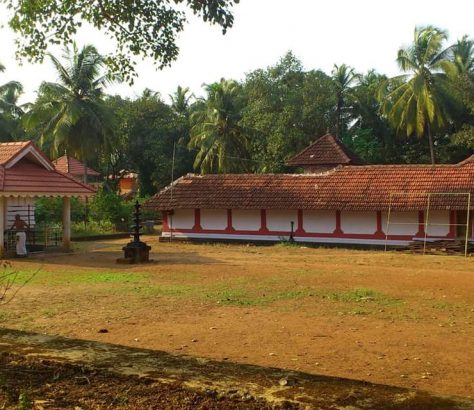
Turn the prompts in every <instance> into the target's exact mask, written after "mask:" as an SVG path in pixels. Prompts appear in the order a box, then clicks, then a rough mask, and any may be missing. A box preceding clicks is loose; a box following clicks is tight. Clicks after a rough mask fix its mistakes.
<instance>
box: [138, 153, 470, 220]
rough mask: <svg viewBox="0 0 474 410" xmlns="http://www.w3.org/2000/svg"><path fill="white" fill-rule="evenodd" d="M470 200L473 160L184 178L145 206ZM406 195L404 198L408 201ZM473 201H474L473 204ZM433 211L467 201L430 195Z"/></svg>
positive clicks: (421, 204)
mask: <svg viewBox="0 0 474 410" xmlns="http://www.w3.org/2000/svg"><path fill="white" fill-rule="evenodd" d="M448 192H449V193H471V195H474V159H473V160H472V161H463V163H461V164H456V165H435V166H432V165H366V166H339V167H337V168H336V169H334V170H333V171H330V172H327V173H322V174H227V175H204V176H194V175H188V176H185V177H182V178H180V179H178V180H176V181H175V182H174V183H173V184H172V185H170V186H168V187H167V188H165V189H164V190H162V191H161V192H159V193H158V194H157V195H155V196H154V197H153V198H151V199H150V200H149V201H147V202H146V204H145V206H146V207H148V208H154V209H158V210H171V209H179V208H181V209H183V208H188V209H189V208H191V209H192V208H207V209H216V208H220V209H229V208H232V209H314V210H324V209H326V210H330V209H339V210H358V211H369V210H386V209H388V207H389V204H390V202H392V209H394V210H395V209H396V210H407V211H408V210H420V209H425V208H426V205H427V200H428V198H427V196H426V194H427V193H448ZM407 194H408V195H407ZM473 199H474V198H473ZM430 201H431V205H430V206H431V208H433V209H466V204H467V196H464V195H463V196H461V195H458V196H452V195H449V196H448V195H437V196H436V195H435V196H432V197H431V199H430Z"/></svg>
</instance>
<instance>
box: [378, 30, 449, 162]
mask: <svg viewBox="0 0 474 410" xmlns="http://www.w3.org/2000/svg"><path fill="white" fill-rule="evenodd" d="M446 39H447V34H446V32H445V31H443V30H440V29H438V28H436V27H432V26H428V27H422V28H416V29H415V34H414V40H413V44H412V45H411V46H409V47H407V48H402V49H400V50H399V51H398V58H397V62H398V65H399V67H400V69H401V70H402V71H403V72H405V73H411V74H410V75H402V76H399V77H396V78H394V79H392V80H391V84H390V85H391V86H392V89H391V90H386V91H385V94H384V95H383V98H384V102H383V106H382V108H383V111H384V113H385V114H386V115H387V117H388V119H389V121H390V122H391V123H392V125H393V126H394V127H396V128H397V130H399V131H401V132H403V133H405V134H406V135H407V136H410V135H413V134H415V135H417V136H427V137H428V140H429V146H430V154H431V162H432V163H433V164H434V163H435V154H434V142H433V132H442V131H444V130H446V128H447V126H448V124H449V122H450V120H451V114H450V109H452V107H451V105H452V103H453V101H452V99H451V95H450V93H449V84H448V78H447V76H446V72H447V71H449V67H450V66H451V64H450V62H449V60H448V53H447V51H446V50H444V49H443V43H444V41H445V40H446ZM390 85H389V87H390Z"/></svg>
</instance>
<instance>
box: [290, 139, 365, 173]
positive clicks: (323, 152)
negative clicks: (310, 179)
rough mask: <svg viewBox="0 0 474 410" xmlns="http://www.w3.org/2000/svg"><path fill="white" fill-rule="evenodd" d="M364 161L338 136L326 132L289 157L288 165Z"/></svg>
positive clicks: (355, 163) (338, 163) (357, 162)
mask: <svg viewBox="0 0 474 410" xmlns="http://www.w3.org/2000/svg"><path fill="white" fill-rule="evenodd" d="M363 163H364V162H363V161H362V160H361V159H360V158H359V157H358V156H357V155H356V154H354V153H353V152H352V151H351V150H350V149H349V148H347V147H346V146H345V145H344V144H343V143H342V142H341V141H340V140H339V139H338V138H336V137H335V136H333V135H331V134H326V135H324V136H322V137H320V138H318V139H317V140H316V141H314V142H313V143H312V144H311V145H309V146H308V147H307V148H305V149H304V150H303V151H301V152H300V153H299V154H297V155H295V156H294V157H293V158H291V159H290V160H289V161H288V162H287V165H290V166H321V165H334V166H336V165H358V164H363Z"/></svg>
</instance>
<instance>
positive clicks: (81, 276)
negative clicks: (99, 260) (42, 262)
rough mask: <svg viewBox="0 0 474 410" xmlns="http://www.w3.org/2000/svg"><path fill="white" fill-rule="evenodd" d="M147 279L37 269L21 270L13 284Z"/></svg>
mask: <svg viewBox="0 0 474 410" xmlns="http://www.w3.org/2000/svg"><path fill="white" fill-rule="evenodd" d="M147 278H148V275H146V274H143V273H130V272H97V271H92V272H84V271H55V272H48V271H45V270H42V269H41V268H39V269H38V270H37V271H33V270H21V271H18V272H17V274H16V276H15V284H23V283H25V282H27V281H30V279H31V282H30V283H32V284H41V285H43V284H44V285H61V284H68V283H72V284H100V283H136V282H142V281H144V280H146V279H147Z"/></svg>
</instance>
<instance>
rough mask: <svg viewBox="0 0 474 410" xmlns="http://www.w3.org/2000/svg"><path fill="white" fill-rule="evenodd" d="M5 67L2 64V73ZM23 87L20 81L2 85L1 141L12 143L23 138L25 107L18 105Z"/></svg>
mask: <svg viewBox="0 0 474 410" xmlns="http://www.w3.org/2000/svg"><path fill="white" fill-rule="evenodd" d="M4 70H5V67H4V66H3V65H2V64H1V63H0V73H1V72H3V71H4ZM22 93H23V86H22V85H21V84H20V83H19V82H18V81H8V82H7V83H5V84H0V141H12V140H16V139H19V138H20V137H22V136H23V128H22V127H21V121H20V120H21V116H22V115H23V114H24V107H22V106H19V105H18V99H19V98H20V96H21V94H22Z"/></svg>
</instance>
